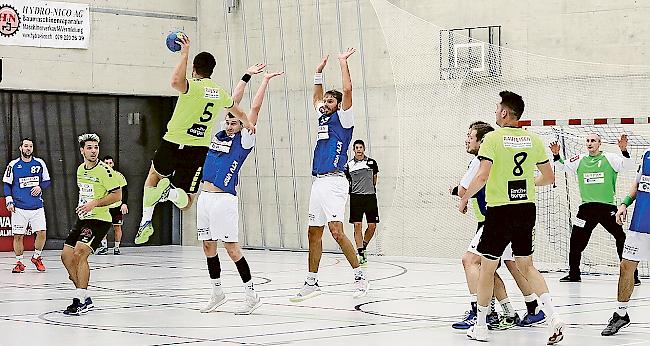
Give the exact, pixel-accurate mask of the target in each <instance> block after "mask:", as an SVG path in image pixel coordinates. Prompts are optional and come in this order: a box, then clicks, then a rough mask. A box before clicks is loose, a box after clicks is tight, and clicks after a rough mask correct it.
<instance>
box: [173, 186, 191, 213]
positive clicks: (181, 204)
mask: <svg viewBox="0 0 650 346" xmlns="http://www.w3.org/2000/svg"><path fill="white" fill-rule="evenodd" d="M172 188H173V189H174V190H175V191H176V194H177V195H178V198H177V199H176V200H175V201H172V203H174V205H175V206H176V207H178V209H183V208H185V207H187V204H188V203H190V198H189V197H187V192H185V190H183V189H181V188H179V187H173V186H172Z"/></svg>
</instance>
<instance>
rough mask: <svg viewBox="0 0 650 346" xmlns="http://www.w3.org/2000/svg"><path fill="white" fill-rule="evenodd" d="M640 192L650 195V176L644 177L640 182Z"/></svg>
mask: <svg viewBox="0 0 650 346" xmlns="http://www.w3.org/2000/svg"><path fill="white" fill-rule="evenodd" d="M638 190H639V191H641V192H648V193H650V176H649V175H642V176H641V180H640V181H639V189H638Z"/></svg>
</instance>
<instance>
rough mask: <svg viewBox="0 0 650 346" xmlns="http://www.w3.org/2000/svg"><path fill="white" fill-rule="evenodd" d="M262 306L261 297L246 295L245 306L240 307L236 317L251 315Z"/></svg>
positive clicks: (236, 311)
mask: <svg viewBox="0 0 650 346" xmlns="http://www.w3.org/2000/svg"><path fill="white" fill-rule="evenodd" d="M261 305H262V300H261V299H260V297H259V296H258V295H257V293H256V294H255V295H254V296H251V295H248V294H247V295H246V298H244V304H243V305H242V306H240V307H239V308H238V309H237V310H235V315H250V314H251V313H253V311H255V309H257V308H259V307H260V306H261Z"/></svg>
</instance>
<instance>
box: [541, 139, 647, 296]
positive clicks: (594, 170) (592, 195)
mask: <svg viewBox="0 0 650 346" xmlns="http://www.w3.org/2000/svg"><path fill="white" fill-rule="evenodd" d="M627 142H628V139H627V135H625V134H623V135H621V138H620V139H619V140H618V147H619V149H621V155H616V154H613V153H607V152H603V151H601V150H600V145H601V138H600V136H599V135H597V134H595V133H591V134H589V135H587V143H586V147H587V154H582V155H576V156H574V157H572V158H571V159H569V160H568V161H565V160H563V159H562V158H561V157H560V149H561V148H560V144H559V143H557V142H553V143H551V152H552V153H553V165H554V166H555V171H556V172H566V173H571V174H575V175H577V177H578V188H579V190H580V198H581V199H582V204H580V207H578V214H577V215H576V217H575V218H574V222H573V228H572V229H571V240H570V247H569V274H568V275H567V276H565V277H563V278H561V279H560V282H580V281H581V278H580V258H581V257H582V251H584V250H585V248H586V247H587V244H588V243H589V238H591V232H593V230H594V228H596V226H597V225H598V224H601V225H602V226H603V228H605V230H606V231H607V232H609V234H611V235H612V236H613V237H614V239H615V241H616V252H617V253H618V258H619V260H620V259H622V258H623V257H622V256H623V244H625V232H624V231H623V227H622V226H621V225H619V224H618V223H616V216H615V214H616V211H617V208H616V178H617V177H618V173H620V172H624V171H630V170H633V169H634V168H636V165H635V164H634V159H632V158H631V157H630V153H628V151H627ZM634 284H635V285H640V284H641V281H640V280H639V273H638V272H634Z"/></svg>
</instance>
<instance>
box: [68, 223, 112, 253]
mask: <svg viewBox="0 0 650 346" xmlns="http://www.w3.org/2000/svg"><path fill="white" fill-rule="evenodd" d="M110 229H111V223H110V222H108V221H101V220H77V222H76V223H75V225H74V227H72V229H71V230H70V233H68V238H66V240H65V245H68V246H72V247H75V246H76V245H77V242H82V243H84V244H86V245H88V246H90V248H91V249H93V252H95V250H97V248H98V247H99V245H100V244H101V243H102V239H104V237H105V236H106V234H107V233H108V231H109V230H110Z"/></svg>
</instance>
